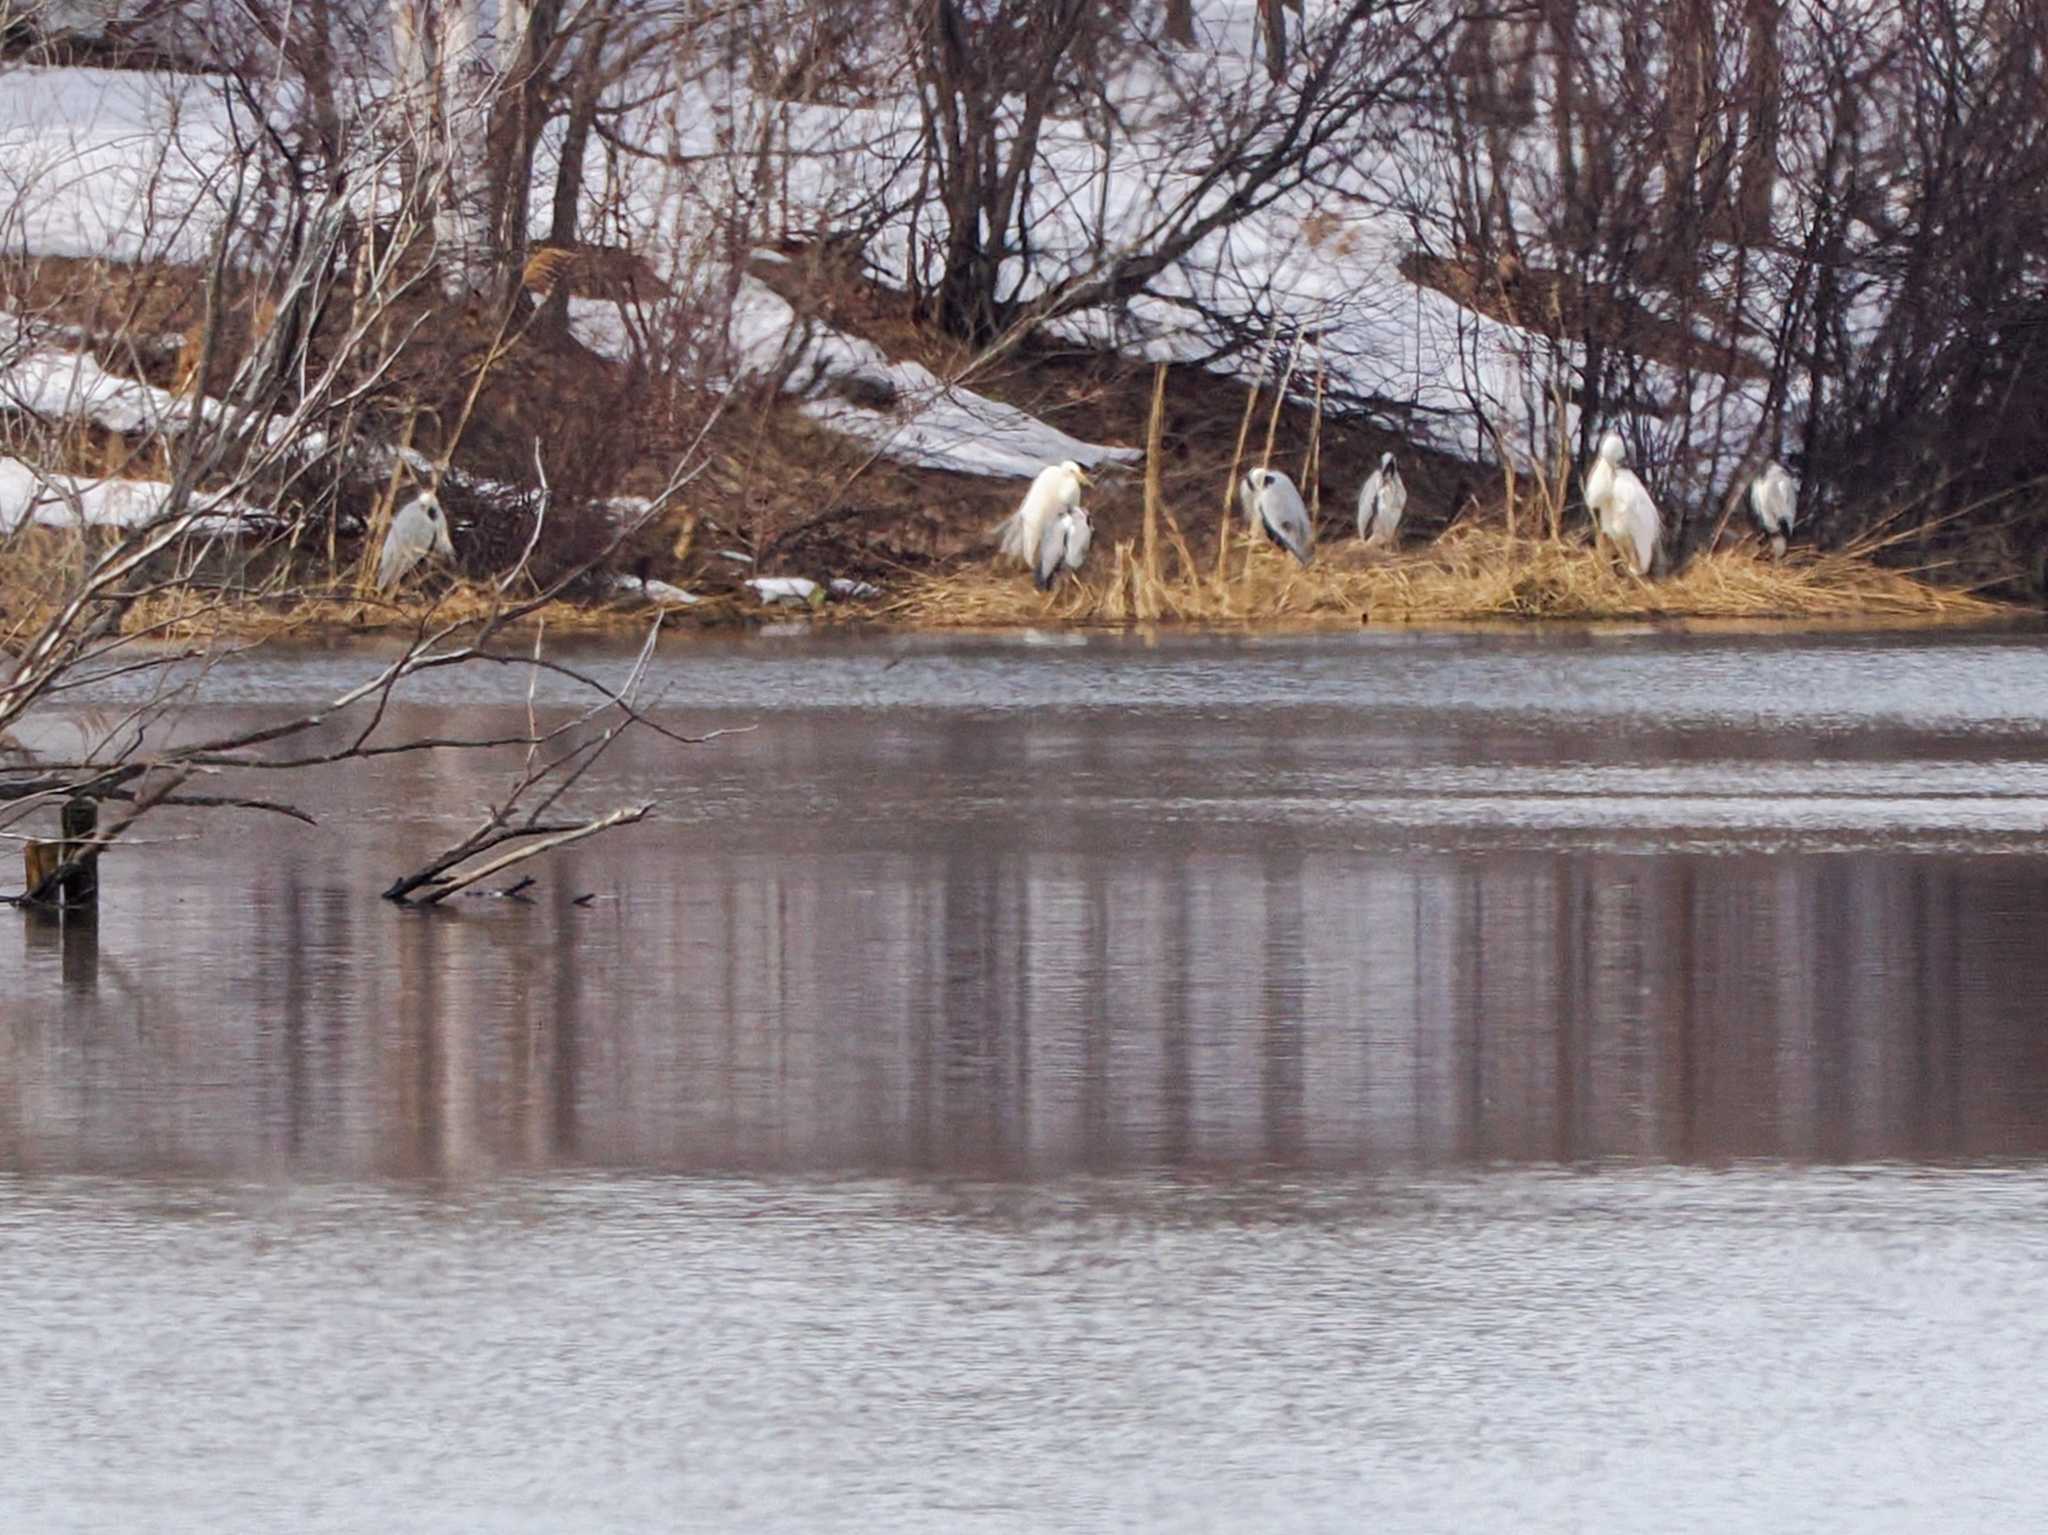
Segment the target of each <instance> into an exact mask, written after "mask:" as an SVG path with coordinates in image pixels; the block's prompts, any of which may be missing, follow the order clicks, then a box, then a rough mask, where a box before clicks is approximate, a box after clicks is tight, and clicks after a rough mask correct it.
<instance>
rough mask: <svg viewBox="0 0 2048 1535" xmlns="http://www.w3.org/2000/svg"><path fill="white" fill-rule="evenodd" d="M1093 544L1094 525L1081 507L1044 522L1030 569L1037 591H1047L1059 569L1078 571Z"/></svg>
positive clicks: (1057, 577)
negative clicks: (1044, 525)
mask: <svg viewBox="0 0 2048 1535" xmlns="http://www.w3.org/2000/svg"><path fill="white" fill-rule="evenodd" d="M1094 541H1095V524H1094V522H1093V521H1091V520H1090V518H1089V516H1088V508H1087V507H1085V506H1076V507H1072V508H1070V509H1068V510H1067V511H1064V512H1061V513H1060V514H1059V516H1058V517H1056V518H1055V519H1054V520H1053V521H1051V522H1049V523H1047V524H1046V528H1045V536H1044V537H1043V538H1041V539H1040V540H1039V542H1038V558H1037V560H1035V561H1034V562H1033V564H1032V567H1031V579H1032V580H1033V581H1034V582H1036V583H1037V585H1038V589H1039V590H1040V591H1041V592H1043V591H1048V590H1050V589H1051V587H1052V584H1053V582H1055V581H1057V580H1058V579H1059V576H1060V570H1061V568H1062V567H1064V568H1066V569H1068V570H1072V571H1077V572H1078V571H1079V570H1080V568H1081V562H1082V561H1083V560H1085V559H1087V558H1088V546H1089V545H1090V544H1091V543H1093V542H1094Z"/></svg>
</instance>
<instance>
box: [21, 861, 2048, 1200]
mask: <svg viewBox="0 0 2048 1535" xmlns="http://www.w3.org/2000/svg"><path fill="white" fill-rule="evenodd" d="M590 856H591V858H592V859H593V860H595V859H596V858H597V856H598V855H590ZM670 867H672V869H673V870H674V878H673V879H672V880H670V881H669V882H666V883H663V884H661V885H658V886H656V887H654V888H652V889H650V890H646V891H644V892H640V891H636V892H629V893H628V894H627V895H625V896H624V897H623V898H622V899H620V900H619V901H617V902H615V903H610V904H608V905H601V906H599V907H597V908H594V909H592V910H590V911H576V910H573V909H571V908H570V907H569V906H568V905H567V902H568V900H569V897H570V896H571V895H572V894H573V893H574V892H575V891H576V890H578V889H580V888H585V887H587V886H589V885H592V884H596V883H598V882H599V880H600V879H601V878H602V874H603V868H602V865H601V864H600V863H597V862H595V861H591V862H587V863H585V864H582V865H580V866H579V865H578V864H577V863H576V862H575V861H574V860H568V861H566V863H565V868H564V871H563V873H562V876H561V877H560V878H559V879H558V880H557V881H555V882H554V883H553V884H552V885H550V886H549V887H548V888H547V891H546V892H545V893H544V897H543V904H542V905H541V906H540V907H538V908H536V909H534V910H532V911H529V912H522V913H517V914H511V915H509V916H508V917H507V918H506V919H503V920H500V919H499V918H497V917H495V916H489V917H481V918H480V917H477V916H466V917H464V918H462V919H458V920H444V919H437V918H435V917H432V916H420V917H408V918H392V917H389V916H387V914H385V913H383V912H381V911H378V912H376V913H375V921H376V924H377V930H376V931H375V932H374V933H372V932H368V931H365V930H364V929H365V927H366V915H367V914H366V912H365V909H364V907H363V905H362V903H361V902H360V901H359V900H357V899H356V898H355V896H354V894H353V892H352V890H351V888H350V883H349V881H347V880H346V879H334V878H330V877H328V874H327V872H326V871H324V870H322V869H320V868H317V867H312V866H301V865H295V864H293V863H291V862H290V861H289V860H285V861H284V862H283V863H281V864H280V865H278V866H276V867H274V868H272V869H271V870H270V876H271V877H272V878H273V879H274V880H275V882H276V883H275V888H274V889H273V890H269V891H267V892H264V893H263V895H262V900H263V903H264V905H263V910H264V917H263V920H262V921H261V922H260V923H258V924H256V926H255V927H254V929H253V930H249V931H247V942H246V945H245V946H244V949H243V951H242V952H240V953H238V954H237V955H236V956H235V957H234V959H233V962H232V963H228V964H224V965H222V966H220V967H217V968H216V970H215V971H213V972H210V975H211V979H210V980H209V979H205V978H196V979H195V978H193V977H187V978H186V979H185V981H184V982H183V983H182V984H181V985H179V986H178V987H176V988H173V989H171V990H161V989H152V988H151V987H149V986H147V985H143V986H138V985H136V984H134V983H133V982H132V981H127V980H124V979H123V977H124V976H126V975H128V974H129V973H130V972H131V971H132V969H133V966H132V965H131V964H130V963H129V962H128V961H127V960H125V959H124V958H123V957H122V955H121V954H120V952H119V947H120V943H119V936H118V934H114V935H102V936H101V938H100V939H99V940H98V942H99V944H100V945H101V952H100V953H99V956H98V959H97V962H96V964H95V965H94V966H92V967H87V968H81V967H80V966H79V965H74V964H72V963H70V960H69V957H68V956H67V960H66V967H65V973H66V974H70V975H74V976H79V977H83V979H82V981H81V984H79V985H76V986H72V987H70V988H69V989H68V990H61V994H60V995H58V999H57V1001H56V1002H55V1003H54V1004H53V1005H52V1006H51V1007H50V1008H48V1009H38V1010H31V1011H29V1012H24V1011H22V1010H19V1009H11V1010H10V1011H9V1012H8V1014H7V1016H6V1020H5V1026H4V1027H0V1159H4V1160H5V1162H6V1163H7V1164H8V1165H11V1166H17V1167H21V1166H60V1167H61V1166H100V1165H123V1166H126V1165H149V1164H168V1165H173V1166H187V1165H231V1166H238V1167H248V1168H252V1169H260V1168H262V1167H264V1166H266V1165H275V1166H278V1167H285V1166H297V1167H302V1168H314V1169H325V1170H343V1171H376V1170H382V1171H388V1172H399V1173H405V1174H426V1175H443V1176H450V1177H458V1178H459V1177H464V1176H468V1175H472V1174H475V1173H477V1172H479V1171H483V1170H486V1169H491V1168H505V1167H533V1166H542V1165H556V1164H570V1165H588V1166H613V1165H643V1166H644V1165H656V1166H673V1167H689V1168H721V1167H729V1168H736V1169H747V1170H761V1169H772V1168H777V1167H790V1168H820V1167H825V1168H848V1169H858V1168H872V1169H902V1168H921V1169H933V1170H949V1171H959V1172H963V1173H968V1174H978V1173H979V1174H994V1175H1014V1174H1020V1173H1036V1172H1048V1173H1050V1172H1061V1171H1069V1170H1081V1169H1096V1170H1110V1169H1117V1168H1124V1167H1131V1166H1158V1165H1165V1166H1176V1167H1185V1168H1189V1169H1199V1168H1203V1167H1211V1166H1216V1167H1221V1166H1241V1165H1245V1164H1253V1163H1260V1164H1264V1163H1270V1164H1278V1165H1283V1166H1285V1165H1302V1164H1317V1165H1331V1166H1345V1167H1365V1168H1372V1167H1386V1166H1399V1165H1412V1164H1444V1163H1471V1162H1478V1163H1484V1162H1489V1161H1496V1160H1509V1161H1522V1160H1531V1159H1534V1160H1563V1161H1573V1160H1579V1159H1585V1158H1595V1157H1610V1156H1623V1157H1647V1158H1658V1159H1665V1158H1669V1159H1679V1160H1688V1161H1691V1160H1706V1161H1712V1160H1717V1159H1722V1158H1731V1157H1742V1156H1792V1157H1812V1158H1823V1159H1856V1158H1866V1157H1880V1156H1920V1155H1932V1156H1969V1155H1975V1154H1984V1153H1992V1152H1998V1153H2003V1152H2010V1151H2013V1150H2023V1151H2028V1152H2034V1151H2039V1150H2042V1149H2048V1148H2044V1145H2043V1142H2044V1139H2048V1132H2044V1130H2043V1129H2042V1121H2041V1119H2040V1116H2039V1115H2038V1114H2037V1113H2036V1112H2035V1105H2036V1100H2037V1098H2038V1096H2039V1094H2040V1092H2041V1091H2042V1089H2043V1087H2044V1086H2048V1053H2044V1052H2048V1044H2044V1042H2043V1040H2042V1038H2041V1035H2040V1031H2039V1029H2038V1026H2037V1022H2036V1017H2037V1014H2038V1002H2037V999H2038V998H2039V997H2040V996H2041V995H2042V994H2043V982H2044V981H2048V974H2044V971H2048V958H2044V956H2043V954H2042V952H2041V950H2042V946H2041V945H2040V944H2039V943H2038V941H2037V939H2036V936H2035V933H2034V931H2033V927H2034V916H2033V914H2034V913H2035V912H2036V911H2038V910H2039V909H2040V906H2041V896H2042V893H2043V892H2042V890H2041V888H2040V886H2041V883H2042V875H2041V874H2040V872H2039V870H2038V869H2037V868H2035V867H2034V866H2033V865H2031V864H2029V863H2024V862H2020V861H2006V862H2000V861H1997V860H1977V861H1948V860H1942V859H1935V858H1898V859H1889V858H1870V857H1857V858H1847V857H1843V858H1832V857H1810V858H1807V857H1792V858H1769V859H1765V858H1742V857H1737V858H1649V857H1624V856H1613V857H1609V856H1594V855H1580V856H1553V855H1515V856H1486V857H1476V856H1475V857H1464V856H1454V857H1448V856H1447V857H1422V858H1413V857H1395V856H1385V857H1382V856H1376V855H1361V854H1355V853H1327V852H1319V851H1303V850H1300V849H1298V848H1295V847H1291V846H1289V845H1288V844H1287V843H1286V842H1285V840H1284V839H1283V840H1281V841H1279V842H1276V844H1275V845H1274V846H1273V847H1271V848H1269V849H1266V850H1264V851H1262V852H1228V853H1215V852H1204V853H1197V852H1189V851H1174V850H1171V849H1170V848H1149V849H1141V850H1137V851H1133V850H1130V849H1113V848H1104V849H1100V850H1074V851H1061V852H1020V851H1015V850H1013V849H1006V848H1004V847H1003V846H1001V845H1000V844H996V845H991V846H987V847H984V846H982V845H980V844H978V843H976V842H975V841H973V840H971V839H969V840H964V841H963V840H958V839H948V840H947V841H945V842H944V843H943V844H942V845H935V846H933V847H931V848H928V849H915V850H906V851H898V852H892V853H873V854H863V853H836V852H821V853H820V855H819V856H818V857H816V858H814V859H809V860H806V859H801V858H791V857H788V856H786V855H783V854H779V853H778V854H775V855H769V854H733V855H720V854H692V855H691V856H689V857H687V858H680V859H677V860H675V861H674V862H673V864H672V865H670ZM248 899H249V895H248V893H247V892H246V891H243V892H209V891H207V890H205V889H197V890H192V891H188V892H186V893H185V894H184V895H183V896H181V897H180V900H181V901H183V902H186V903H190V904H196V905H197V907H198V908H199V909H198V910H196V911H192V910H180V909H174V908H171V907H169V906H167V907H166V909H165V910H164V911H163V912H160V913H155V914H154V915H155V916H157V917H160V918H161V919H162V920H164V921H168V922H181V923H186V924H189V925H191V926H192V927H193V928H194V930H195V931H197V930H206V929H207V925H208V923H209V922H211V923H214V924H227V925H230V926H231V925H232V923H231V916H232V912H231V910H230V908H232V907H233V906H234V905H235V903H236V902H237V901H238V900H239V901H244V902H246V901H247V900H248ZM215 902H217V903H219V909H217V910H213V909H209V903H215ZM124 915H125V914H124ZM214 930H219V928H218V927H217V926H216V927H215V929H214ZM19 941H20V942H21V943H23V944H28V943H30V942H31V941H32V936H31V935H27V934H24V936H23V937H22V938H21V939H20V940H19ZM380 948H381V949H382V950H383V951H384V952H383V957H382V959H381V960H380V961H379V962H377V963H374V964H371V963H366V962H365V960H364V957H363V956H364V955H365V954H366V953H374V952H377V951H379V950H380ZM5 957H6V956H4V955H0V959H4V958H5ZM26 957H27V956H24V958H26ZM35 963H36V964H37V965H38V966H42V967H43V968H44V969H47V968H48V967H47V966H46V965H45V964H44V961H43V960H42V959H41V958H36V959H35Z"/></svg>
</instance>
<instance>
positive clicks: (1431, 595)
mask: <svg viewBox="0 0 2048 1535" xmlns="http://www.w3.org/2000/svg"><path fill="white" fill-rule="evenodd" d="M1235 544H1236V547H1234V548H1233V549H1232V550H1231V551H1230V555H1229V558H1228V559H1227V560H1225V561H1224V562H1223V564H1224V565H1225V566H1226V567H1227V569H1226V571H1225V573H1224V574H1223V575H1221V576H1218V574H1217V573H1216V570H1215V568H1214V562H1209V561H1198V560H1196V559H1194V558H1193V557H1192V555H1191V553H1190V551H1189V550H1188V548H1187V545H1186V543H1185V542H1184V541H1182V540H1181V539H1179V537H1178V535H1175V536H1174V538H1173V539H1172V546H1171V548H1170V549H1169V551H1168V552H1167V554H1166V556H1165V558H1164V559H1163V560H1154V561H1151V562H1147V561H1146V560H1145V559H1143V558H1142V557H1141V556H1140V554H1139V553H1138V550H1137V547H1136V545H1134V544H1133V543H1130V542H1124V543H1120V544H1118V545H1117V546H1116V548H1115V550H1114V551H1113V552H1112V557H1111V558H1110V560H1109V561H1107V562H1106V568H1098V569H1094V570H1090V571H1088V572H1087V573H1086V574H1085V575H1084V576H1083V577H1082V578H1081V579H1079V580H1072V581H1069V582H1067V583H1065V584H1063V585H1062V586H1060V587H1059V588H1057V589H1056V590H1054V591H1051V592H1047V593H1040V592H1038V591H1036V590H1035V589H1033V587H1032V585H1031V580H1030V577H1029V576H1028V575H1026V574H1025V573H1023V572H1021V571H1016V570H1004V569H991V568H989V567H987V566H980V567H975V568H972V569H963V570H957V571H954V572H952V573H950V574H943V575H934V576H928V577H925V578H923V579H922V580H920V581H919V582H918V583H917V584H916V585H915V586H913V587H912V588H910V589H909V590H908V591H907V592H906V593H905V594H904V595H903V596H902V597H901V598H900V599H899V600H898V601H897V602H895V603H894V604H892V605H891V606H890V607H889V608H888V609H887V614H888V616H889V617H891V618H894V619H896V620H898V621H900V622H904V623H908V624H914V625H920V626H928V627H935V628H950V627H962V628H965V627H1001V626H1005V625H1013V624H1043V623H1048V622H1055V623H1072V624H1104V625H1118V624H1129V623H1197V624H1222V625H1233V624H1246V625H1252V624H1266V623H1288V622H1300V623H1306V624H1313V623H1318V622H1349V623H1358V622H1361V621H1368V620H1369V621H1372V622H1376V623H1377V622H1395V623H1399V622H1411V623H1429V622H1457V621H1474V620H1485V619H1551V620H1577V621H1596V620H1603V619H1608V620H1612V619H1641V618H1722V619H1779V620H1801V619H1805V620H1812V621H1838V620H1852V619H1875V620H1935V619H1938V620H1947V621H1963V620H1969V619H1983V618H1989V617H1993V616H1995V615H1997V614H1998V613H2000V612H2003V611H2005V610H2004V609H2003V608H2002V607H2001V606H2000V605H1999V604H1997V603H1994V602H1990V601H1987V600H1985V599H1984V598H1981V597H1977V596H1974V595H1972V594H1970V593H1968V592H1963V591H1957V590H1953V589H1948V588H1943V587H1938V586H1932V585H1929V584H1928V583H1926V582H1924V581H1921V580H1918V579H1916V578H1915V577H1914V576H1913V575H1912V574H1911V573H1909V572H1906V571H1900V570H1893V569H1889V568H1887V567H1885V566H1882V565H1879V564H1877V563H1876V562H1875V561H1873V560H1872V559H1870V558H1868V557H1867V556H1865V555H1863V554H1860V553H1856V552H1838V553H1811V554H1808V553H1801V554H1795V555H1794V556H1793V557H1792V558H1790V559H1787V560H1784V561H1771V560H1768V559H1765V558H1761V557H1759V556H1758V555H1757V554H1756V553H1755V552H1753V551H1752V550H1750V549H1748V548H1733V549H1723V550H1720V551H1717V552H1715V553H1712V554H1704V555H1701V556H1698V557H1697V558H1695V559H1693V560H1691V561H1690V562H1689V563H1687V564H1686V565H1685V566H1684V567H1683V568H1682V569H1681V570H1680V571H1679V572H1678V573H1677V574H1676V575H1674V576H1670V577H1667V578H1659V579H1656V580H1651V581H1644V580H1642V579H1640V578H1638V577H1636V576H1634V575H1631V574H1629V573H1627V572H1626V571H1624V570H1622V569H1621V568H1620V567H1619V566H1618V565H1617V564H1616V563H1614V562H1612V561H1611V560H1609V559H1608V558H1607V557H1606V556H1605V555H1604V554H1602V553H1601V552H1600V551H1598V550H1596V549H1594V548H1592V547H1591V546H1590V545H1587V544H1583V543H1575V542H1572V541H1570V540H1559V539H1550V538H1510V537H1509V536H1508V535H1507V534H1506V533H1505V532H1503V531H1502V530H1501V529H1499V528H1491V527H1479V526H1468V527H1464V528H1458V529H1454V530H1453V531H1451V532H1450V533H1448V534H1446V535H1445V536H1444V537H1443V538H1442V539H1440V540H1438V541H1437V542H1436V543H1434V544H1431V545H1429V546H1427V547H1421V548H1417V549H1415V550H1413V551H1412V552H1410V553H1406V554H1397V555H1392V556H1382V557H1380V558H1373V557H1372V556H1369V555H1367V554H1366V552H1365V551H1364V550H1363V549H1362V548H1360V547H1358V546H1356V545H1352V544H1350V543H1349V541H1347V542H1346V544H1344V545H1341V546H1337V547H1334V548H1326V549H1325V550H1324V552H1323V553H1321V554H1320V555H1319V556H1318V557H1317V560H1316V562H1315V563H1314V564H1313V565H1310V566H1308V567H1307V568H1306V569H1304V568H1302V567H1300V566H1298V565H1296V564H1295V562H1294V561H1293V560H1291V559H1289V558H1288V557H1287V556H1285V555H1283V554H1281V553H1280V552H1279V551H1277V550H1272V549H1267V548H1263V547H1259V546H1257V545H1254V544H1253V543H1252V542H1251V540H1249V539H1247V538H1243V537H1240V538H1238V539H1237V540H1235Z"/></svg>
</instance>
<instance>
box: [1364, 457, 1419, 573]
mask: <svg viewBox="0 0 2048 1535" xmlns="http://www.w3.org/2000/svg"><path fill="white" fill-rule="evenodd" d="M1407 510H1408V487H1407V486H1406V485H1404V484H1402V483H1401V471H1400V470H1399V469H1397V468H1395V467H1394V455H1393V454H1391V453H1382V454H1381V455H1380V466H1379V468H1377V469H1375V470H1373V472H1372V473H1371V474H1369V475H1367V476H1366V479H1365V488H1364V489H1363V490H1361V491H1360V492H1359V493H1358V536H1359V537H1360V538H1362V539H1364V540H1365V546H1366V547H1367V548H1368V549H1381V548H1387V547H1390V546H1391V545H1393V544H1395V543H1398V542H1399V541H1400V537H1401V514H1402V513H1403V512H1405V511H1407Z"/></svg>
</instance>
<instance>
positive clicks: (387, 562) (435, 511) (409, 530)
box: [377, 491, 455, 592]
mask: <svg viewBox="0 0 2048 1535" xmlns="http://www.w3.org/2000/svg"><path fill="white" fill-rule="evenodd" d="M430 554H438V555H440V556H441V557H442V558H443V559H450V560H452V559H454V558H455V546H454V545H453V544H451V543H450V542H449V541H448V518H447V516H446V515H445V514H444V513H443V512H442V510H441V503H440V502H439V501H437V500H435V499H434V495H433V492H431V491H423V492H421V493H420V494H419V495H417V496H414V497H413V498H412V499H411V500H410V501H408V502H406V503H405V505H404V506H403V507H401V508H400V509H399V513H398V515H397V516H396V517H393V518H392V519H391V531H390V532H388V533H386V534H385V535H384V550H383V553H381V554H379V555H378V556H377V590H378V591H380V592H388V591H389V590H391V588H392V587H394V586H396V585H397V584H398V583H399V582H400V581H402V580H404V579H405V576H406V573H407V572H408V571H410V570H411V569H412V568H413V566H415V565H417V564H419V562H420V561H421V560H423V559H425V558H426V557H427V556H428V555H430Z"/></svg>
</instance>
